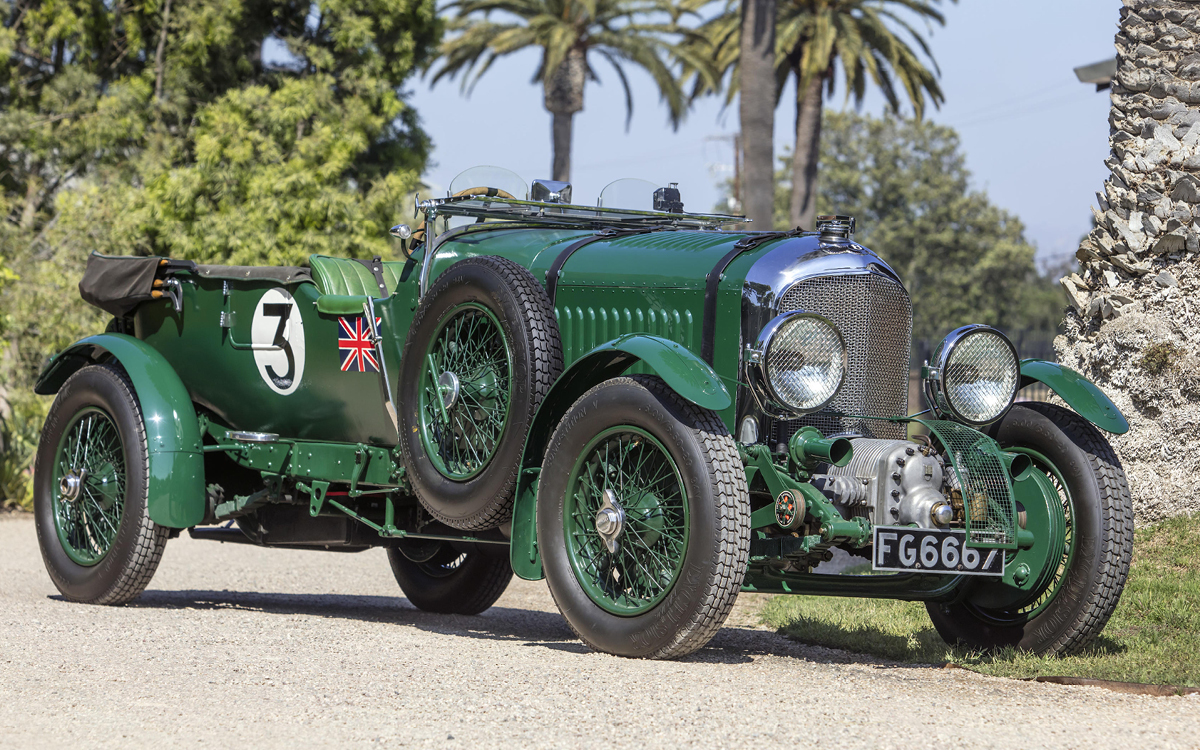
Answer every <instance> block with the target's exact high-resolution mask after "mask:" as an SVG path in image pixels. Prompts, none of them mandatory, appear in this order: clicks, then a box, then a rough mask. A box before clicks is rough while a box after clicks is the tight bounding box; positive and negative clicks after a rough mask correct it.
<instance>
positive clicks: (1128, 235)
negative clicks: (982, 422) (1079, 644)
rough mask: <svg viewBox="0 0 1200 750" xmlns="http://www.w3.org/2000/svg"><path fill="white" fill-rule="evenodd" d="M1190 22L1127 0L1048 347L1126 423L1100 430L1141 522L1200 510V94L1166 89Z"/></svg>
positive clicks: (1175, 75) (1188, 73)
mask: <svg viewBox="0 0 1200 750" xmlns="http://www.w3.org/2000/svg"><path fill="white" fill-rule="evenodd" d="M1181 29H1186V30H1188V32H1187V39H1188V41H1187V43H1183V44H1181V43H1180V42H1179V41H1178V39H1179V37H1178V36H1177V35H1178V34H1181V33H1183V32H1182V31H1181ZM1197 29H1200V8H1198V7H1197V6H1196V4H1195V3H1193V2H1185V1H1184V0H1125V3H1124V7H1123V8H1122V9H1121V25H1120V28H1119V30H1118V31H1117V38H1116V46H1117V75H1116V78H1115V79H1114V80H1113V84H1112V109H1111V110H1110V112H1109V125H1110V138H1109V143H1110V145H1111V147H1112V152H1111V155H1110V157H1109V159H1108V160H1107V161H1106V164H1107V165H1108V166H1109V168H1110V169H1111V170H1112V175H1111V176H1110V177H1109V178H1108V180H1107V181H1106V182H1105V183H1104V192H1103V194H1100V193H1097V195H1096V197H1097V199H1098V201H1099V204H1100V207H1099V210H1096V209H1093V212H1094V215H1095V218H1096V227H1095V229H1093V230H1092V231H1091V232H1090V233H1089V234H1088V235H1087V237H1085V238H1084V239H1083V241H1082V242H1081V243H1080V246H1079V250H1078V252H1077V253H1076V257H1078V258H1079V260H1080V262H1081V264H1080V272H1079V273H1073V274H1071V275H1069V276H1067V277H1065V278H1063V279H1062V285H1063V287H1065V288H1066V290H1067V295H1068V297H1069V298H1070V301H1071V308H1070V309H1068V311H1067V317H1066V319H1065V320H1064V321H1063V328H1064V329H1065V331H1066V332H1065V334H1064V335H1062V336H1060V337H1059V338H1058V339H1057V340H1055V342H1054V343H1055V349H1057V351H1058V358H1059V361H1061V362H1062V363H1063V364H1065V365H1067V366H1068V367H1071V368H1072V369H1075V370H1078V371H1080V372H1082V373H1083V374H1084V375H1086V376H1087V377H1089V378H1091V379H1092V380H1094V381H1095V382H1096V383H1097V384H1098V385H1099V386H1100V388H1101V389H1102V390H1104V392H1105V393H1107V394H1108V395H1109V397H1111V398H1112V399H1113V401H1114V402H1116V404H1117V407H1118V408H1120V409H1121V411H1122V412H1123V413H1124V414H1125V416H1126V418H1127V419H1128V420H1129V424H1130V430H1129V432H1128V433H1126V434H1125V435H1120V436H1117V435H1109V436H1108V437H1109V439H1110V440H1111V441H1112V443H1113V447H1114V448H1115V449H1116V451H1117V455H1118V456H1119V457H1120V459H1121V463H1122V465H1123V466H1124V468H1125V472H1126V474H1127V475H1128V477H1129V487H1130V490H1131V492H1132V493H1133V507H1134V512H1135V514H1136V518H1137V521H1138V522H1139V523H1146V522H1149V521H1155V520H1158V519H1160V518H1163V517H1167V516H1174V515H1179V514H1182V513H1188V512H1196V511H1198V510H1200V433H1197V431H1196V415H1197V414H1200V255H1198V253H1200V225H1198V224H1197V219H1200V176H1197V175H1196V174H1195V172H1194V171H1193V170H1194V169H1195V166H1194V165H1197V164H1200V124H1194V123H1196V122H1197V121H1198V120H1200V103H1197V102H1196V100H1195V99H1191V98H1184V97H1183V96H1182V95H1179V94H1178V93H1177V92H1179V91H1185V90H1187V87H1188V86H1190V85H1192V83H1191V80H1192V79H1194V78H1195V74H1194V73H1193V72H1192V69H1193V67H1194V63H1193V62H1192V55H1193V54H1194V41H1195V39H1196V31H1197ZM1189 102H1190V103H1189Z"/></svg>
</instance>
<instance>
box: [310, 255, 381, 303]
mask: <svg viewBox="0 0 1200 750" xmlns="http://www.w3.org/2000/svg"><path fill="white" fill-rule="evenodd" d="M308 265H309V268H311V269H312V277H313V283H315V284H316V285H317V290H318V291H319V292H321V294H339V295H368V296H371V297H375V298H378V297H379V296H380V294H379V284H378V283H376V281H375V274H373V273H371V269H369V268H367V267H366V266H365V265H363V264H362V263H359V262H358V261H356V260H351V259H349V258H334V257H331V256H328V255H310V256H309V257H308ZM403 269H404V263H403V262H400V261H384V263H383V282H384V284H386V285H387V290H388V294H392V293H394V292H395V291H396V285H397V284H399V283H400V273H401V271H402V270H403Z"/></svg>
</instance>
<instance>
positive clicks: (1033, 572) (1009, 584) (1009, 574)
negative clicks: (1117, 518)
mask: <svg viewBox="0 0 1200 750" xmlns="http://www.w3.org/2000/svg"><path fill="white" fill-rule="evenodd" d="M1006 450H1009V451H1010V452H1012V453H1021V454H1024V455H1026V456H1029V458H1030V459H1031V460H1032V461H1033V466H1034V469H1035V471H1036V473H1035V474H1033V475H1031V476H1030V478H1029V479H1027V480H1025V481H1026V482H1033V483H1034V484H1035V485H1036V491H1025V492H1020V491H1019V489H1018V492H1019V495H1020V500H1019V505H1018V519H1019V523H1020V524H1021V526H1022V527H1023V528H1025V529H1026V530H1028V531H1031V532H1033V534H1034V536H1035V542H1034V544H1033V546H1032V547H1030V548H1029V549H1020V550H1017V551H1016V553H1015V554H1012V553H1010V555H1009V558H1008V560H1007V561H1006V562H1005V573H1004V577H1003V578H1001V579H999V580H997V581H982V582H980V584H979V585H978V586H977V588H976V589H975V590H974V591H973V592H972V593H971V596H970V597H969V598H968V599H967V600H966V605H967V606H968V607H969V608H970V609H971V610H972V611H973V612H974V614H975V616H976V617H978V618H979V619H980V620H981V621H984V622H989V623H992V624H996V625H1020V624H1023V623H1025V622H1028V621H1029V620H1031V619H1033V618H1034V617H1036V616H1037V615H1038V614H1040V613H1041V612H1043V611H1044V610H1045V609H1046V608H1047V607H1048V606H1049V605H1050V603H1051V602H1052V601H1053V600H1054V597H1055V596H1056V595H1057V594H1058V592H1059V590H1060V589H1061V588H1062V584H1063V581H1064V580H1065V579H1066V575H1067V571H1068V570H1069V569H1070V567H1071V559H1072V557H1073V555H1074V553H1075V533H1074V528H1073V519H1074V509H1073V504H1072V500H1071V491H1070V490H1069V489H1068V487H1067V483H1066V480H1065V479H1063V476H1062V473H1061V472H1060V471H1059V470H1058V468H1057V467H1055V466H1054V463H1053V462H1052V461H1051V460H1050V459H1049V458H1047V457H1046V456H1044V455H1042V454H1041V453H1040V452H1038V451H1036V450H1033V449H1032V448H1025V447H1011V448H1007V449H1006ZM1030 489H1031V490H1032V489H1033V488H1030Z"/></svg>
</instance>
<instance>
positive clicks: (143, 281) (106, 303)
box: [79, 253, 312, 318]
mask: <svg viewBox="0 0 1200 750" xmlns="http://www.w3.org/2000/svg"><path fill="white" fill-rule="evenodd" d="M164 261H165V262H164ZM160 271H161V272H163V274H164V275H168V274H170V273H171V272H172V271H191V272H192V273H195V274H197V275H199V276H203V277H204V278H208V279H231V280H233V279H244V280H245V279H252V280H257V279H263V280H269V281H277V282H280V283H283V284H293V283H298V282H302V281H311V280H312V273H311V272H310V271H309V270H308V269H307V268H302V267H300V266H210V265H197V264H196V263H194V262H193V261H190V260H171V259H168V258H163V257H161V256H158V255H151V256H147V257H142V256H134V255H101V254H100V253H92V254H91V255H89V256H88V262H87V268H86V269H85V270H84V272H83V280H82V281H80V282H79V296H80V297H83V301H84V302H87V303H88V304H89V305H94V306H96V307H98V308H100V309H101V310H104V311H105V312H107V313H109V314H111V315H114V316H116V317H118V318H120V317H123V316H125V315H128V314H129V313H130V312H131V311H132V310H133V309H134V308H135V307H137V306H138V305H139V304H141V303H143V302H145V301H146V300H150V299H154V294H153V292H154V280H155V278H156V277H159V274H160Z"/></svg>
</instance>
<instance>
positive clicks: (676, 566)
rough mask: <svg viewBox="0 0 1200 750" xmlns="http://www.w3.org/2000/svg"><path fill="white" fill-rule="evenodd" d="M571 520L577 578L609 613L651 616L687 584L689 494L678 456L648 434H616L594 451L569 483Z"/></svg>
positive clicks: (596, 441) (622, 430)
mask: <svg viewBox="0 0 1200 750" xmlns="http://www.w3.org/2000/svg"><path fill="white" fill-rule="evenodd" d="M563 517H564V520H565V522H566V529H565V531H566V539H567V550H568V554H569V555H570V558H571V567H572V569H573V570H574V571H575V576H576V577H577V578H578V579H579V583H580V585H581V586H583V589H584V591H586V592H587V594H588V596H589V597H591V599H592V601H594V602H595V603H596V604H598V605H600V606H601V607H602V608H604V609H605V610H607V611H609V612H612V613H613V614H617V615H636V614H640V613H642V612H646V611H647V610H649V609H651V608H652V607H654V605H656V604H658V603H659V602H660V601H662V598H663V597H664V596H666V594H667V592H668V591H670V590H671V586H673V585H674V584H675V581H676V579H677V578H678V577H679V571H680V569H681V568H682V567H683V558H684V555H685V553H686V552H687V543H688V508H687V494H686V493H685V491H684V489H683V482H682V480H681V479H680V476H679V469H678V468H677V467H676V466H675V462H674V461H673V460H672V459H671V454H670V453H668V452H667V449H666V448H665V447H663V444H662V443H660V442H659V441H658V440H657V439H655V438H654V436H652V435H650V434H649V433H648V432H646V431H645V430H642V429H638V428H637V427H630V426H620V427H613V428H610V429H608V430H605V431H604V432H601V433H600V434H599V435H597V436H596V437H595V438H593V439H592V441H591V442H590V443H588V445H587V446H586V447H585V448H584V450H583V452H582V454H581V455H580V456H579V459H578V460H577V461H576V462H575V467H574V469H573V470H572V472H571V477H570V479H569V480H568V485H567V496H566V509H565V512H564V514H563ZM601 531H605V532H607V533H604V534H602V533H601Z"/></svg>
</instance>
